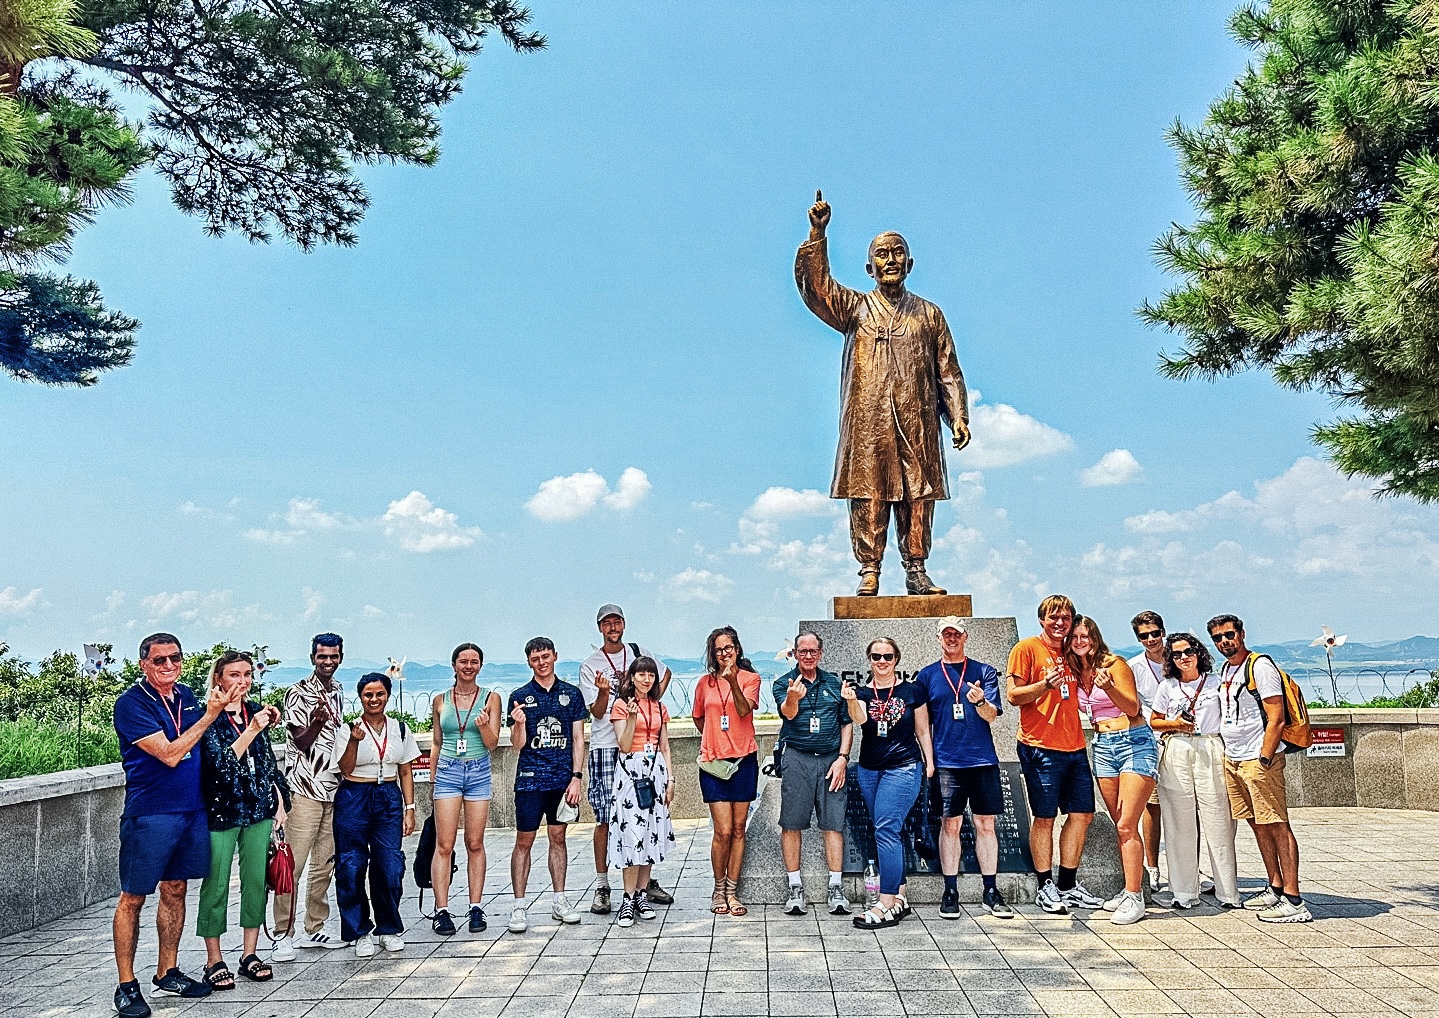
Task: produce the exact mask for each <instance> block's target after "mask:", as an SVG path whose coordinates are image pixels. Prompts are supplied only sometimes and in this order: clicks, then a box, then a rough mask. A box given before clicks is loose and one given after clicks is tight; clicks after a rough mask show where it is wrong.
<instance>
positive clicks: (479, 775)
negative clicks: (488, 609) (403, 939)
mask: <svg viewBox="0 0 1439 1018" xmlns="http://www.w3.org/2000/svg"><path fill="white" fill-rule="evenodd" d="M484 663H485V652H484V651H482V650H480V648H479V647H478V646H477V645H475V644H473V643H462V644H460V645H459V646H458V647H456V648H455V650H454V653H453V654H451V655H450V666H451V667H452V668H453V669H454V670H455V684H454V685H453V686H452V687H450V690H449V692H447V693H441V694H439V695H438V696H436V697H435V698H434V700H433V701H432V702H431V704H430V730H431V731H432V732H439V733H440V749H439V752H438V753H437V754H436V759H435V762H434V775H435V777H434V786H433V801H434V804H435V855H434V859H433V861H432V862H431V865H430V883H431V884H432V885H433V887H434V891H435V914H434V917H433V919H432V920H431V926H432V928H433V929H434V931H435V932H436V933H438V934H439V935H440V936H442V937H448V936H452V935H453V934H454V932H455V920H454V918H453V917H452V916H451V915H450V877H451V874H452V873H453V865H454V864H453V861H452V860H453V859H454V857H455V838H456V837H457V835H458V832H459V829H460V811H461V809H463V810H464V814H465V869H466V874H467V876H468V877H469V893H470V913H469V925H470V932H471V933H483V932H484V931H485V930H486V928H488V926H489V923H488V922H487V921H486V920H485V910H484V907H483V902H484V900H485V863H486V859H485V827H486V826H488V824H489V822H490V786H491V765H490V754H491V753H493V752H494V751H495V747H496V746H497V745H499V742H500V716H501V714H502V711H501V709H500V694H499V693H497V692H495V691H494V690H493V689H490V690H486V689H485V688H483V687H482V686H480V685H479V684H478V680H479V676H480V669H481V668H482V667H484Z"/></svg>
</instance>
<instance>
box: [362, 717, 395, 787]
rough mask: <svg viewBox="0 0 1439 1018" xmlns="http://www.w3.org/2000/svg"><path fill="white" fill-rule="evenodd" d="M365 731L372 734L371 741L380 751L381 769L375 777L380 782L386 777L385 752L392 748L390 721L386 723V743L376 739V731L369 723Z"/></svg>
mask: <svg viewBox="0 0 1439 1018" xmlns="http://www.w3.org/2000/svg"><path fill="white" fill-rule="evenodd" d="M365 731H367V732H369V733H370V741H371V742H373V743H374V744H375V748H376V749H378V750H379V751H380V769H379V773H377V774H376V775H375V778H376V779H377V780H378V779H379V778H383V777H384V776H385V752H386V751H387V750H388V749H389V748H390V722H389V721H388V720H387V721H386V722H385V741H384V742H381V741H380V740H379V739H377V738H375V730H374V729H373V728H371V727H370V726H369V723H368V722H367V723H366V724H365Z"/></svg>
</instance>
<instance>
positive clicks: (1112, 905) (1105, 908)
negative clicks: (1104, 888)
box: [1099, 887, 1129, 912]
mask: <svg viewBox="0 0 1439 1018" xmlns="http://www.w3.org/2000/svg"><path fill="white" fill-rule="evenodd" d="M1128 897H1129V892H1128V891H1126V890H1125V889H1124V888H1122V887H1121V888H1120V889H1119V893H1118V894H1116V895H1115V896H1114V897H1112V898H1110V899H1108V900H1107V901H1105V903H1104V904H1103V905H1100V906H1099V911H1101V912H1118V911H1119V906H1120V905H1123V904H1124V902H1125V899H1127V898H1128Z"/></svg>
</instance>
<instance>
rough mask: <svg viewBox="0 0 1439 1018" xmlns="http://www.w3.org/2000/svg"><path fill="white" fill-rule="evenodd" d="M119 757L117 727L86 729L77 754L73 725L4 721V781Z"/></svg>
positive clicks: (0, 734)
mask: <svg viewBox="0 0 1439 1018" xmlns="http://www.w3.org/2000/svg"><path fill="white" fill-rule="evenodd" d="M119 759H120V742H119V739H117V738H116V736H115V732H114V730H113V729H109V728H97V727H94V726H86V727H85V728H84V729H82V731H81V739H80V752H79V755H78V757H77V755H76V752H75V726H74V725H73V724H72V725H70V726H68V727H66V726H63V725H57V724H53V723H50V722H46V721H32V720H28V719H24V718H22V719H20V720H18V721H0V780H3V779H5V778H22V777H25V776H27V775H30V774H53V773H55V772H56V771H68V770H73V769H74V768H76V767H94V766H96V765H97V764H107V763H117V762H118V761H119Z"/></svg>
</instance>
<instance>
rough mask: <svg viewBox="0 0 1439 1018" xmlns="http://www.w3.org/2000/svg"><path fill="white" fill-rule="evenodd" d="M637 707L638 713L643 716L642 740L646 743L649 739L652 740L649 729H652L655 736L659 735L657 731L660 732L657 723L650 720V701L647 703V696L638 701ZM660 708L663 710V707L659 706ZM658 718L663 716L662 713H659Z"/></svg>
mask: <svg viewBox="0 0 1439 1018" xmlns="http://www.w3.org/2000/svg"><path fill="white" fill-rule="evenodd" d="M639 708H640V713H641V714H643V715H644V716H645V738H644V741H645V743H646V744H648V743H649V742H650V741H652V740H651V739H650V732H651V730H653V731H654V733H655V735H656V736H658V735H659V733H660V730H659V725H656V724H654V723H653V722H652V721H651V720H650V703H649V698H648V697H646V698H645V699H643V700H641V701H640V702H639ZM660 710H662V711H663V710H664V708H663V707H661V708H660ZM660 718H661V719H663V718H664V715H663V714H661V715H660Z"/></svg>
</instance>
